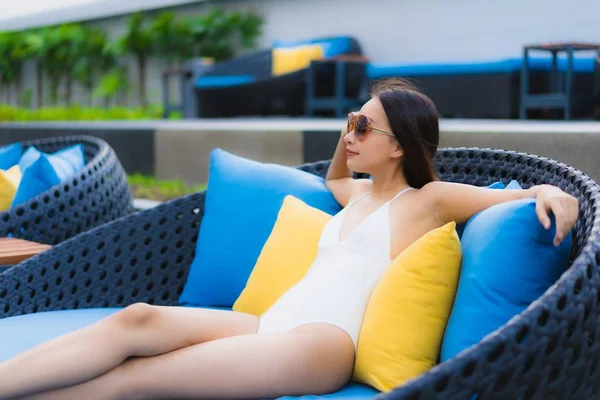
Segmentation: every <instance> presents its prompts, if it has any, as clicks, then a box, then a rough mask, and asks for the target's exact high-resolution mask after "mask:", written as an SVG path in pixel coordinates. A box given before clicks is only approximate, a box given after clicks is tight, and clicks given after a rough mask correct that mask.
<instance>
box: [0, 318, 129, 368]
mask: <svg viewBox="0 0 600 400" xmlns="http://www.w3.org/2000/svg"><path fill="white" fill-rule="evenodd" d="M118 310H119V308H95V309H83V310H69V311H49V312H40V313H37V314H27V315H19V316H16V317H10V318H4V319H0V362H2V361H5V360H7V359H9V358H11V357H13V356H16V355H17V354H19V353H21V352H23V351H25V350H27V349H29V348H31V347H33V346H36V345H38V344H41V343H43V342H46V341H48V340H50V339H54V338H55V337H58V336H60V335H63V334H65V333H69V332H71V331H74V330H76V329H79V328H83V327H85V326H88V325H91V324H92V323H94V322H96V321H98V320H100V319H102V318H104V317H107V316H109V315H111V314H113V313H115V312H116V311H118ZM42 327H43V329H41V328H42Z"/></svg>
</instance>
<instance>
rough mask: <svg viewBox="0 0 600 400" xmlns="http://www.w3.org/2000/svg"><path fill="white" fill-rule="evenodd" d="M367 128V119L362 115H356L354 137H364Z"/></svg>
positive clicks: (360, 138)
mask: <svg viewBox="0 0 600 400" xmlns="http://www.w3.org/2000/svg"><path fill="white" fill-rule="evenodd" d="M368 128H369V119H368V118H367V117H365V116H364V115H359V116H358V117H356V126H355V129H354V131H355V134H356V138H357V139H359V140H362V139H364V138H365V135H366V134H367V129H368Z"/></svg>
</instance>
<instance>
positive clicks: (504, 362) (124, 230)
mask: <svg viewBox="0 0 600 400" xmlns="http://www.w3.org/2000/svg"><path fill="white" fill-rule="evenodd" d="M435 165H436V168H437V170H438V171H439V173H440V177H441V179H443V180H446V181H454V182H462V183H469V184H473V185H478V186H483V185H489V184H491V183H493V182H496V181H502V182H504V183H507V182H508V181H510V180H513V179H514V180H517V181H518V182H520V183H521V185H522V186H523V187H524V188H526V187H529V186H531V185H533V184H540V183H550V184H553V185H556V186H558V187H560V188H562V189H564V190H565V191H566V192H568V193H571V194H573V195H574V196H576V197H577V198H578V199H579V202H580V215H579V220H578V222H577V224H576V225H575V227H574V229H573V247H572V255H571V262H570V268H569V269H568V270H567V271H566V272H565V273H564V274H563V275H562V277H561V278H560V279H559V281H558V282H557V283H556V285H555V286H553V287H552V288H551V289H550V290H548V291H547V292H546V293H545V294H544V295H542V296H541V297H540V298H539V299H538V300H537V301H536V302H534V303H533V304H531V305H530V306H529V307H528V308H527V309H525V311H523V312H522V313H520V314H519V315H517V316H515V318H513V319H512V320H511V321H510V322H509V323H507V324H505V325H504V326H502V327H501V328H500V329H498V330H496V331H495V332H494V334H492V335H490V336H488V337H486V338H484V340H482V341H481V342H480V343H478V344H476V345H474V346H473V347H471V348H469V349H467V350H466V351H464V352H463V353H461V354H459V355H458V356H456V357H454V358H452V359H450V360H448V361H446V362H444V363H441V364H439V365H437V366H435V367H434V368H432V369H431V370H430V371H429V372H427V373H425V374H423V375H421V376H419V377H418V378H416V379H414V380H412V381H409V382H408V383H406V384H405V385H403V386H401V387H398V388H396V389H395V390H392V391H391V392H388V393H385V394H380V395H378V396H377V395H376V394H374V395H372V396H370V398H372V397H375V396H377V398H381V399H390V400H391V399H410V400H423V399H438V400H441V399H448V400H449V399H473V398H477V399H478V400H484V399H540V400H541V399H544V400H546V399H591V398H595V396H597V394H598V389H599V386H600V368H598V363H599V361H600V329H598V324H597V321H598V319H599V318H600V269H599V268H600V192H599V187H598V185H596V183H595V182H593V181H592V180H590V179H589V178H588V177H587V176H585V175H584V174H582V173H581V172H579V171H577V170H575V169H574V168H571V167H570V166H567V165H564V164H562V163H559V162H556V161H553V160H549V159H546V158H542V157H537V156H533V155H529V154H522V153H515V152H509V151H501V150H486V149H440V150H439V151H438V154H437V157H436V160H435ZM328 166H329V162H328V161H322V162H317V163H312V164H306V165H302V166H300V167H299V169H301V170H304V171H308V172H310V173H312V174H315V175H318V176H324V175H325V174H326V171H327V168H328ZM204 200H205V192H201V193H196V194H193V195H190V196H186V197H183V198H180V199H177V200H173V201H170V202H168V203H164V204H162V205H160V206H158V207H156V208H154V209H150V210H147V211H144V212H141V213H137V214H134V215H130V216H127V217H124V218H121V219H119V220H117V221H113V222H111V223H108V224H106V225H104V226H101V227H99V228H96V229H94V230H91V231H89V232H86V233H83V234H81V235H80V236H78V237H77V238H74V239H71V240H67V241H65V242H63V243H61V244H59V245H57V246H55V247H54V248H52V249H51V250H50V251H47V252H46V253H43V254H41V255H39V256H36V257H34V258H32V259H29V260H27V261H24V262H22V263H21V264H19V265H18V266H16V267H14V268H12V269H10V270H8V271H7V272H5V273H4V274H2V275H0V326H6V322H9V326H10V321H11V320H16V319H17V318H22V317H15V318H10V317H13V316H21V315H24V314H28V315H29V316H31V317H32V318H31V319H32V321H33V322H29V324H30V325H31V324H33V325H31V326H34V325H35V324H36V323H37V324H39V323H44V324H45V325H44V326H46V327H47V329H54V328H55V327H52V318H54V317H53V316H52V315H53V314H52V311H58V310H75V309H86V308H87V309H89V308H95V309H96V311H90V312H91V313H92V314H89V315H88V317H87V318H90V321H89V322H91V321H92V320H94V319H97V318H100V315H101V314H102V315H107V314H109V313H110V312H114V310H118V309H121V308H122V307H125V306H127V305H130V304H132V303H136V302H147V303H151V304H159V305H177V302H178V298H179V295H180V294H181V292H182V290H183V287H184V284H185V282H186V277H187V275H188V272H189V269H190V264H191V263H192V260H193V259H194V250H195V243H196V240H197V237H198V228H199V226H200V224H201V223H202V218H203V214H204ZM98 310H100V311H98ZM102 310H106V311H105V312H104V311H102ZM48 311H50V313H42V314H35V313H41V312H48ZM82 311H83V310H79V311H69V312H67V314H69V313H73V314H70V315H73V316H74V317H73V318H75V320H76V319H77V313H81V312H82ZM84 312H85V311H84ZM94 312H97V313H99V314H97V315H96V314H93V313H94ZM35 315H39V316H40V318H42V319H40V320H37V322H35V321H36V319H35ZM90 315H91V316H90ZM25 317H27V316H25ZM63 319H64V318H63ZM84 319H85V318H84ZM67 320H68V318H67ZM40 321H41V322H40ZM71 322H73V321H71ZM86 323H87V322H86ZM77 324H79V325H81V321H79V323H75V325H77ZM19 329H20V328H19ZM23 329H24V328H23ZM63 329H69V328H63ZM1 332H2V329H0V337H2V334H1ZM27 334H28V335H34V334H37V333H35V332H29V333H27ZM5 335H6V334H5ZM2 340H4V342H3V344H4V346H9V342H8V341H10V343H12V344H14V345H16V344H17V343H18V341H17V339H16V338H15V337H8V338H7V337H4V338H3V339H1V340H0V342H2ZM339 393H340V396H339V397H343V394H342V392H339ZM474 396H476V397H474ZM328 397H329V396H328ZM331 397H333V398H335V397H336V394H332V395H331ZM311 398H314V397H311ZM324 398H325V397H324ZM361 398H367V397H361Z"/></svg>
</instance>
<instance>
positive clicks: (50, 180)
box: [12, 144, 85, 206]
mask: <svg viewBox="0 0 600 400" xmlns="http://www.w3.org/2000/svg"><path fill="white" fill-rule="evenodd" d="M19 167H20V169H21V173H22V178H21V182H20V184H19V188H18V189H17V193H16V194H15V198H14V200H13V203H12V205H13V206H16V205H18V204H21V203H23V202H25V201H27V200H29V199H31V198H34V197H35V196H37V195H38V194H40V193H42V192H44V191H46V190H48V189H50V188H51V187H52V186H54V185H58V184H59V183H62V182H64V181H65V180H66V179H68V178H70V177H71V176H73V175H74V174H76V173H77V172H79V171H81V170H82V169H83V168H84V167H85V156H84V153H83V146H82V145H80V144H77V145H73V146H69V147H67V148H65V149H63V150H60V151H57V152H56V153H53V154H47V153H43V152H40V151H39V150H38V149H36V148H35V147H33V146H32V147H30V148H29V149H27V151H26V152H25V153H24V154H23V155H22V157H21V159H20V161H19Z"/></svg>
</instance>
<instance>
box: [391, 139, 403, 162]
mask: <svg viewBox="0 0 600 400" xmlns="http://www.w3.org/2000/svg"><path fill="white" fill-rule="evenodd" d="M403 155H404V150H402V147H401V146H400V143H398V142H397V141H396V144H395V146H394V150H392V158H400V157H402V156H403Z"/></svg>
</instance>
